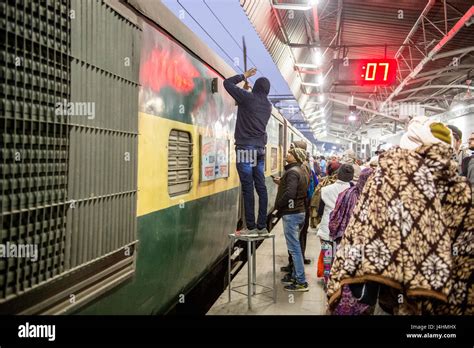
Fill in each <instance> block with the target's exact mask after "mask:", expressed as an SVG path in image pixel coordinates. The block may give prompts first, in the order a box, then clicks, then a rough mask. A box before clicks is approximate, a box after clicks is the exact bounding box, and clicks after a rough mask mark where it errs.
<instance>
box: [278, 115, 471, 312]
mask: <svg viewBox="0 0 474 348" xmlns="http://www.w3.org/2000/svg"><path fill="white" fill-rule="evenodd" d="M462 137H463V135H462V132H461V130H459V129H458V128H457V127H455V126H451V125H448V126H447V125H445V124H443V123H441V122H436V121H434V120H431V119H429V118H428V117H415V118H413V119H412V120H411V121H410V123H409V125H408V127H407V131H406V133H405V134H404V135H403V136H402V138H401V141H400V144H399V145H397V146H390V147H386V146H385V147H380V148H379V151H377V154H376V156H375V157H373V158H371V159H369V160H367V161H365V163H362V162H361V161H359V160H358V159H357V158H356V155H355V153H354V152H353V151H352V150H346V151H344V152H343V153H342V155H340V156H331V157H330V158H324V157H323V156H321V157H320V158H319V159H318V160H316V161H314V162H313V161H312V160H311V156H310V154H309V153H306V152H305V150H304V146H302V145H303V144H302V143H300V142H295V143H293V144H292V146H291V148H290V150H289V153H288V157H289V158H287V162H288V163H289V164H288V165H287V167H286V168H285V170H286V172H285V174H284V175H283V177H282V178H281V179H280V181H279V180H275V182H276V183H277V184H279V185H280V187H279V192H285V193H286V194H287V196H285V197H282V196H279V197H277V202H276V203H277V204H276V209H277V210H278V209H282V213H281V214H282V216H283V225H284V233H285V237H286V240H287V245H288V251H289V253H290V255H291V257H292V260H293V261H292V262H290V263H289V265H288V266H285V267H283V268H282V271H284V272H287V274H286V275H285V276H284V277H283V279H282V282H283V283H286V284H287V285H286V287H285V289H286V290H289V291H308V289H309V286H308V283H307V281H306V278H305V273H304V266H303V264H304V257H303V256H302V255H303V254H302V246H303V245H306V235H307V228H308V225H309V226H311V228H312V229H314V230H315V231H316V233H317V236H318V237H319V241H320V253H319V258H318V262H317V266H316V269H317V273H318V277H319V278H321V282H322V284H323V286H324V290H325V291H326V294H327V297H328V313H331V314H334V315H363V314H394V315H400V314H474V284H473V274H474V272H473V271H474V238H473V237H474V205H473V201H474V198H473V191H474V190H473V188H474V176H473V175H474V172H473V166H474V155H473V154H471V151H474V132H473V133H472V134H471V135H470V137H469V141H468V147H467V148H466V147H463V146H462V141H463V138H462ZM301 147H303V149H301ZM312 162H313V163H312ZM311 163H312V165H311ZM295 168H302V169H301V170H300V172H299V175H294V174H291V173H292V172H295ZM311 172H313V173H317V174H316V179H315V180H313V179H312V178H311V177H310V174H309V173H311ZM289 176H292V177H294V182H295V183H296V182H297V183H298V190H297V192H298V193H297V194H296V196H294V195H292V194H289V192H291V190H288V189H287V187H285V186H281V182H282V181H284V180H288V177H289ZM305 176H306V177H305ZM310 181H314V182H315V185H314V187H312V190H311V192H309V190H305V185H308V183H309V182H310ZM293 191H294V190H293ZM294 192H296V191H294ZM305 192H306V193H307V195H306V197H305V200H303V199H302V197H301V196H304V193H305ZM294 197H297V200H298V204H297V205H298V206H300V209H299V210H298V213H297V214H292V213H291V212H290V211H288V210H286V207H287V202H286V201H285V200H286V199H290V200H291V199H292V198H294ZM304 202H306V206H304V204H305V203H304ZM305 218H306V219H305ZM304 222H306V224H305V225H306V226H305V227H306V230H305V231H304V233H300V234H298V229H299V228H301V226H303V225H304ZM301 231H302V230H301ZM301 239H304V242H303V241H302V240H301ZM298 241H299V242H300V243H299V245H298Z"/></svg>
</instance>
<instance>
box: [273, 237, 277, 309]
mask: <svg viewBox="0 0 474 348" xmlns="http://www.w3.org/2000/svg"><path fill="white" fill-rule="evenodd" d="M272 246H273V248H272V251H273V302H274V303H276V301H277V298H276V279H275V236H273V237H272Z"/></svg>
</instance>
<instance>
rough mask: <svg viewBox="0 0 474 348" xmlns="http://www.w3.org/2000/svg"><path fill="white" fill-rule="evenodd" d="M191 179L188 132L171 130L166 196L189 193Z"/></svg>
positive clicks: (191, 159) (190, 141)
mask: <svg viewBox="0 0 474 348" xmlns="http://www.w3.org/2000/svg"><path fill="white" fill-rule="evenodd" d="M192 179H193V143H192V137H191V134H190V133H189V132H185V131H181V130H178V129H172V130H171V132H170V135H169V139H168V194H169V195H170V196H171V197H173V196H178V195H182V194H185V193H188V192H189V191H191V187H192Z"/></svg>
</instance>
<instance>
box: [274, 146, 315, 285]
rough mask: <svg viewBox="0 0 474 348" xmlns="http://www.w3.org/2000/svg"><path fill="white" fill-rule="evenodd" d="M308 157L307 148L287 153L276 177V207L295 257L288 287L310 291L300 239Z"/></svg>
mask: <svg viewBox="0 0 474 348" xmlns="http://www.w3.org/2000/svg"><path fill="white" fill-rule="evenodd" d="M305 160H306V151H304V150H303V149H300V148H297V147H292V148H290V150H288V154H287V156H286V162H287V163H288V164H287V165H286V166H285V173H284V174H283V176H282V177H281V178H276V179H275V180H274V181H275V183H276V184H278V192H277V196H276V200H275V209H277V210H278V215H280V216H281V217H282V220H283V230H284V233H285V239H286V245H287V247H288V251H289V252H290V255H291V257H292V259H293V269H292V271H291V273H288V274H287V275H286V276H285V277H284V278H283V279H282V282H283V283H286V284H288V285H287V286H285V290H287V291H308V290H309V287H308V283H307V282H306V276H305V273H304V262H303V254H302V252H301V244H300V241H299V234H300V229H301V227H303V224H304V219H305V210H306V207H305V201H306V191H307V190H308V185H309V178H308V176H307V174H306V172H305V169H304V168H303V167H302V166H303V162H304V161H305Z"/></svg>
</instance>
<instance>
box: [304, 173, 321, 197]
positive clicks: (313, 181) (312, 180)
mask: <svg viewBox="0 0 474 348" xmlns="http://www.w3.org/2000/svg"><path fill="white" fill-rule="evenodd" d="M318 184H319V181H318V177H317V176H316V174H315V173H314V170H312V169H310V174H309V185H308V190H307V191H306V197H308V200H311V197H313V194H314V191H315V190H316V186H318Z"/></svg>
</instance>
